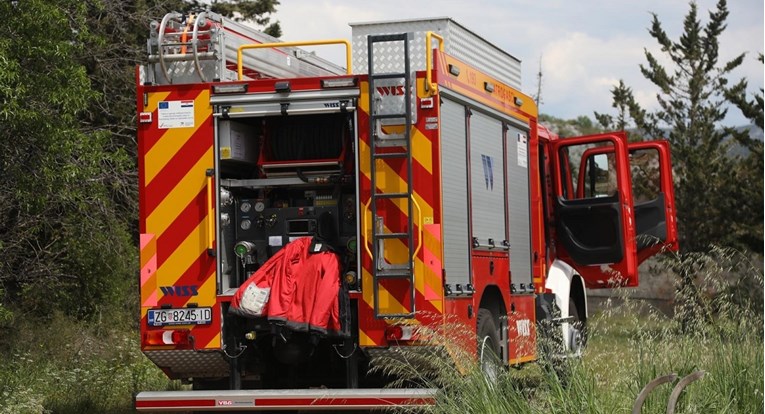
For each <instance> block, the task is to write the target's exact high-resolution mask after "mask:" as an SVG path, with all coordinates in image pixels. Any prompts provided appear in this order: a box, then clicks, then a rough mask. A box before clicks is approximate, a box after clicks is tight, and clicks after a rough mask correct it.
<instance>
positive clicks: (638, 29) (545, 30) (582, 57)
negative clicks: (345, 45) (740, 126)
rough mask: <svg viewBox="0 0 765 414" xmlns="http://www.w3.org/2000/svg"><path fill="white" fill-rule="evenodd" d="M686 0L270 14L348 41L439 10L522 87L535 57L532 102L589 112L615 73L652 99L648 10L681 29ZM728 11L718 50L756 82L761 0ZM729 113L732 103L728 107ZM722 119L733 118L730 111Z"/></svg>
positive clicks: (324, 6)
mask: <svg viewBox="0 0 765 414" xmlns="http://www.w3.org/2000/svg"><path fill="white" fill-rule="evenodd" d="M688 4H689V3H688V1H686V0H643V1H640V2H638V1H629V2H619V1H612V0H580V1H568V0H548V1H544V2H538V1H533V0H473V1H469V2H468V1H465V0H441V1H438V2H432V1H429V2H423V1H416V0H386V1H370V0H357V1H353V2H336V1H331V0H320V1H311V0H284V1H282V2H281V5H280V6H279V7H278V10H277V13H276V18H277V19H278V20H279V21H280V22H281V25H282V31H283V33H284V35H283V39H284V40H308V39H321V38H346V39H350V35H351V30H350V27H349V26H348V23H350V22H367V21H379V20H396V19H410V18H420V17H442V16H448V17H451V18H453V19H455V20H456V21H457V22H459V23H460V24H462V25H464V26H465V27H467V28H468V29H470V30H472V31H474V32H475V33H477V34H478V35H480V36H482V37H484V38H485V39H487V40H489V41H490V42H492V43H494V44H495V45H497V46H498V47H500V48H502V49H504V50H506V51H507V52H509V53H510V54H512V55H513V56H516V57H518V58H519V59H521V60H522V61H523V88H524V91H525V92H526V93H532V92H533V91H535V90H536V82H535V74H536V72H537V65H538V61H539V58H540V56H542V57H543V71H544V80H543V91H542V96H543V100H544V105H543V107H542V110H543V111H544V112H547V113H550V114H552V115H555V116H560V117H575V116H578V115H588V116H591V115H592V111H593V110H595V111H598V112H608V111H610V110H611V95H610V89H611V88H612V87H613V86H614V85H616V84H617V83H618V80H619V79H624V81H625V82H626V83H627V85H629V86H630V87H632V88H633V92H634V93H635V96H636V98H637V99H638V101H639V102H641V103H642V104H643V105H644V106H646V107H648V108H653V107H655V105H656V104H655V102H656V99H655V94H656V89H655V88H654V87H653V86H652V85H651V84H650V83H649V82H648V81H647V80H645V79H644V78H643V76H642V75H641V74H640V69H639V67H638V65H639V64H641V63H642V64H644V63H645V56H644V54H643V48H645V47H648V48H649V49H650V50H652V51H655V54H656V56H657V57H659V58H662V59H663V56H661V53H660V52H659V51H658V50H657V45H656V41H655V40H654V39H653V38H651V37H650V35H649V34H648V30H647V29H648V27H649V25H650V23H651V15H650V13H649V11H653V12H656V13H657V15H658V16H659V20H660V21H661V22H662V24H663V26H664V29H665V30H666V31H667V32H668V34H669V35H670V37H671V38H672V39H675V38H677V36H679V34H680V33H681V32H682V28H683V26H682V25H683V18H684V17H685V15H686V14H687V12H688V8H689V6H688ZM697 4H698V9H699V16H698V17H699V19H701V21H702V23H706V22H707V20H708V11H709V10H710V9H713V8H714V7H715V5H716V0H697ZM728 8H729V10H730V17H729V18H728V29H727V30H726V31H725V32H724V35H723V38H722V43H721V48H720V53H721V59H722V60H723V61H724V60H727V59H730V58H732V57H734V56H736V55H737V54H738V53H740V52H744V51H748V52H749V55H748V57H747V59H746V62H745V64H744V65H742V67H741V68H740V69H739V70H737V71H736V72H735V74H734V79H736V80H737V79H738V78H739V77H742V76H745V77H747V78H748V79H749V83H750V90H752V91H755V90H759V88H761V87H762V85H763V66H762V64H760V63H759V62H758V61H757V60H756V57H757V54H758V53H759V52H762V51H763V2H762V0H732V1H729V2H728ZM317 53H318V54H319V55H321V56H323V57H325V58H329V59H330V60H332V61H334V62H336V63H340V64H342V63H343V52H342V48H329V49H320V50H317ZM731 112H735V111H731ZM731 122H736V123H742V122H744V121H743V118H741V117H740V116H739V117H738V118H737V119H733V120H731Z"/></svg>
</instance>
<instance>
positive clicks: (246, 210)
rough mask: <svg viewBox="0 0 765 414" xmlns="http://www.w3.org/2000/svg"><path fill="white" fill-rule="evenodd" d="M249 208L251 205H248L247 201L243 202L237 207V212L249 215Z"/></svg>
mask: <svg viewBox="0 0 765 414" xmlns="http://www.w3.org/2000/svg"><path fill="white" fill-rule="evenodd" d="M251 208H252V204H250V202H249V201H243V202H242V204H240V205H239V210H242V213H249V212H250V209H251Z"/></svg>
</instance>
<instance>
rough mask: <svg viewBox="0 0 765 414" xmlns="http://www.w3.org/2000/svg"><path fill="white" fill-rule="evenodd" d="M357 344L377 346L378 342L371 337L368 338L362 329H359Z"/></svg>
mask: <svg viewBox="0 0 765 414" xmlns="http://www.w3.org/2000/svg"><path fill="white" fill-rule="evenodd" d="M359 345H360V346H377V345H379V344H376V343H375V342H374V341H373V340H372V338H370V337H369V336H368V335H367V334H366V333H364V331H362V330H361V329H359Z"/></svg>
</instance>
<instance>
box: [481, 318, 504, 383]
mask: <svg viewBox="0 0 765 414" xmlns="http://www.w3.org/2000/svg"><path fill="white" fill-rule="evenodd" d="M476 336H477V337H478V362H479V363H480V364H481V371H483V373H484V375H486V377H487V378H489V379H492V380H496V379H497V378H498V377H499V370H500V367H501V366H502V365H501V361H500V359H499V330H497V325H496V324H495V323H494V316H493V315H492V314H491V311H489V310H488V309H483V308H480V309H478V315H477V316H476Z"/></svg>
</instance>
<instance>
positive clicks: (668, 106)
mask: <svg viewBox="0 0 765 414" xmlns="http://www.w3.org/2000/svg"><path fill="white" fill-rule="evenodd" d="M728 14H729V12H728V8H727V4H726V1H725V0H720V1H718V3H717V6H716V9H715V10H713V11H710V13H709V21H708V22H707V23H706V25H702V23H701V21H700V20H699V17H698V8H697V5H696V4H695V3H691V4H690V10H689V12H688V14H687V15H686V16H685V19H684V22H683V29H684V31H683V33H682V35H681V36H680V38H679V39H678V40H676V41H675V40H672V39H670V38H669V36H668V35H667V33H666V32H665V30H664V28H663V26H662V23H661V21H660V20H659V17H658V15H656V14H653V15H652V21H651V26H650V29H649V33H650V35H651V37H653V38H654V39H655V40H656V41H657V42H658V44H659V46H660V47H661V52H662V53H663V54H664V55H665V56H666V57H667V58H668V60H669V62H671V63H670V66H666V67H665V66H664V65H663V64H662V63H660V60H659V59H658V58H657V57H656V56H655V55H654V54H653V53H652V52H650V51H648V50H647V49H646V50H645V56H646V61H647V63H646V64H645V65H640V71H641V73H642V74H643V76H645V77H646V78H647V79H648V80H650V81H651V82H652V83H653V84H654V85H656V86H657V87H658V89H659V92H658V93H657V95H656V100H657V102H658V104H659V109H658V110H656V111H653V112H649V111H646V110H644V109H643V108H642V107H641V106H640V105H639V104H638V103H637V102H636V100H635V98H634V96H633V94H632V90H631V89H630V88H629V87H627V86H626V85H625V84H624V83H623V82H621V83H620V84H619V85H618V86H616V87H614V89H612V96H613V106H614V107H615V108H617V110H618V111H619V115H617V118H613V117H611V116H609V115H602V114H596V117H597V119H598V120H599V121H600V122H601V124H604V125H608V124H611V126H613V125H614V124H615V125H616V126H617V127H620V128H624V127H626V125H627V122H626V118H629V119H630V120H632V122H634V125H635V126H636V128H637V130H638V133H639V134H640V135H643V136H645V137H650V138H659V137H662V136H664V135H665V134H666V132H665V131H669V132H668V134H669V135H668V137H667V138H668V140H669V141H670V143H671V146H672V161H673V172H674V177H675V198H676V206H677V216H678V224H679V230H680V247H681V249H682V251H683V252H698V251H704V250H706V249H707V248H708V246H709V245H710V244H716V245H722V246H733V247H738V248H748V249H750V250H754V251H762V243H763V240H762V225H763V220H762V217H763V216H762V211H763V204H762V201H763V200H762V187H763V180H762V178H763V177H762V174H761V173H760V174H759V175H758V176H754V174H749V173H748V172H749V171H753V170H754V171H762V163H763V160H762V152H761V149H760V153H759V156H754V157H751V156H750V157H746V158H744V157H742V156H740V155H736V154H734V153H733V152H732V151H731V149H732V146H733V144H734V143H735V142H736V139H731V138H730V137H731V135H732V131H731V130H730V129H727V128H723V127H721V122H722V121H723V119H724V118H725V116H726V114H727V106H728V104H729V103H731V102H733V103H734V104H735V103H736V102H737V101H736V100H735V99H736V98H737V99H739V102H740V103H741V102H743V107H745V108H747V109H751V108H752V107H755V108H756V102H757V100H756V99H755V100H754V101H747V100H746V97H745V96H744V97H743V98H742V95H741V91H742V90H745V89H746V83H745V81H741V82H739V83H737V84H736V85H734V86H732V87H731V86H729V79H728V77H729V76H730V73H731V71H733V70H734V69H735V68H737V67H738V66H739V65H741V63H742V62H743V60H744V58H745V54H743V53H742V54H740V55H738V56H736V57H735V58H734V59H732V60H730V61H728V62H724V63H721V62H720V56H719V50H720V44H719V39H720V35H721V34H722V33H723V31H724V30H725V29H726V20H727V17H728ZM742 82H743V84H742ZM759 99H760V101H759V102H762V101H761V97H760V98H759ZM752 102H754V103H752ZM760 105H761V104H760ZM760 108H761V106H760ZM742 110H744V109H742ZM755 112H756V111H755ZM760 113H761V112H760ZM625 114H628V115H629V116H628V117H625ZM761 119H762V118H761V117H760V124H759V125H760V127H761V126H762V123H761V122H762V121H761ZM737 137H738V138H739V139H740V140H742V141H743V138H741V137H740V136H738V135H733V138H737ZM746 142H747V144H751V143H749V142H748V141H746ZM748 146H750V148H752V149H755V150H756V145H754V144H751V145H748ZM760 147H761V146H760ZM758 194H759V196H758Z"/></svg>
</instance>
